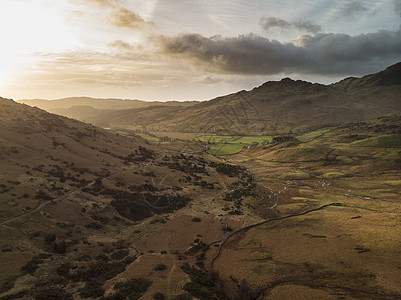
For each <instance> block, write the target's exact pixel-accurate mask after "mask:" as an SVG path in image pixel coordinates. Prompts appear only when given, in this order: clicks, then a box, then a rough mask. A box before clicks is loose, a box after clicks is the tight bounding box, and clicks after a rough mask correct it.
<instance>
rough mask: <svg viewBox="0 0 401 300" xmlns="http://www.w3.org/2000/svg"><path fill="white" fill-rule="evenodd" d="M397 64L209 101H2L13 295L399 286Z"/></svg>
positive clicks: (4, 224)
mask: <svg viewBox="0 0 401 300" xmlns="http://www.w3.org/2000/svg"><path fill="white" fill-rule="evenodd" d="M399 67H400V64H397V65H395V66H391V67H389V68H387V69H386V70H385V71H383V72H380V73H377V74H372V75H368V76H365V77H363V78H360V79H356V78H348V79H345V80H343V81H341V82H339V83H336V84H334V85H333V86H323V85H317V84H311V83H306V82H300V81H292V80H290V79H283V80H282V81H279V82H268V83H266V84H264V85H263V86H261V87H259V88H255V89H254V90H252V91H249V92H246V91H241V92H238V93H235V94H232V95H228V96H224V97H221V98H216V99H213V100H210V101H207V102H202V103H192V102H188V103H180V102H173V103H168V102H167V103H160V102H155V103H153V102H150V103H142V102H141V101H135V102H132V103H130V102H129V100H120V101H117V100H116V99H90V98H89V99H87V98H85V99H82V98H81V99H79V98H74V99H64V100H54V101H47V102H46V101H45V100H43V101H38V100H32V101H36V102H32V104H33V105H37V106H39V107H41V106H46V105H49V104H51V105H52V106H53V107H52V108H49V107H48V108H47V109H48V110H49V112H46V111H45V110H42V109H40V108H38V107H31V106H29V105H27V104H21V103H19V101H17V102H16V101H13V100H10V99H3V98H1V99H0V125H1V126H0V141H1V148H0V151H1V152H0V159H1V160H0V208H1V209H0V270H1V272H0V299H56V298H57V299H126V298H128V299H399V298H401V286H400V284H399V278H401V262H400V260H399V255H400V253H401V239H400V235H399V232H400V228H401V218H400V214H401V202H400V196H401V190H400V185H401V180H400V178H401V115H400V114H401V110H400V107H399V103H400V102H399V100H400V98H399V97H400V95H399V93H398V91H399V87H400V82H399V78H400V77H398V74H399V73H398V72H399V70H400V68H399ZM383 80H385V81H383ZM372 91H377V93H375V94H374V95H373V96H369V95H370V93H372ZM329 96H330V97H329ZM368 96H369V97H368ZM383 99H385V100H383ZM340 100H341V101H340ZM30 101H31V100H26V101H22V102H25V103H29V102H30ZM80 101H81V102H82V101H83V102H82V103H81V102H80ZM308 101H309V102H308ZM339 101H340V102H339ZM363 101H364V102H363ZM381 101H386V105H382V104H381ZM270 102H274V103H273V104H268V105H267V104H266V103H270ZM312 102H313V103H312ZM94 103H96V105H98V106H97V107H95V106H91V105H95V104H94ZM75 104H78V105H75ZM81 104H82V105H84V106H85V105H86V106H87V107H86V108H85V109H83V108H82V107H81V106H80V105H81ZM262 104H263V105H262ZM315 104H316V105H315ZM270 105H271V106H270ZM272 107H277V110H275V109H272ZM305 107H308V108H305ZM42 108H45V107H42ZM345 109H347V111H345ZM74 111H75V113H79V114H76V115H74V114H72V112H74ZM51 112H53V113H51ZM55 112H58V113H60V114H63V115H66V116H61V115H56V114H54V113H55ZM70 117H75V118H77V119H79V120H80V121H78V120H75V119H71V118H70ZM254 117H255V118H254ZM256 117H257V118H256ZM278 120H279V121H280V122H278ZM82 121H87V122H89V123H93V124H94V125H91V124H88V123H84V122H82Z"/></svg>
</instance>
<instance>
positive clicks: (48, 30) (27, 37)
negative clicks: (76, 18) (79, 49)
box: [0, 0, 74, 84]
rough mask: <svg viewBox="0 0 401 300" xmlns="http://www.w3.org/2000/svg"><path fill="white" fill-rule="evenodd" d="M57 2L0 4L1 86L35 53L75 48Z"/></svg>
mask: <svg viewBox="0 0 401 300" xmlns="http://www.w3.org/2000/svg"><path fill="white" fill-rule="evenodd" d="M55 2H57V1H16V0H2V1H0V37H1V40H2V41H1V46H0V80H1V82H0V84H4V83H5V81H7V79H8V78H10V77H11V75H13V74H15V73H16V72H17V71H18V70H21V69H23V68H24V67H25V66H26V63H27V57H28V56H29V57H30V60H32V57H34V54H35V53H48V52H53V53H54V52H58V51H64V50H66V49H68V48H69V47H71V45H73V44H74V36H73V35H72V34H71V32H70V30H69V28H68V26H67V24H66V22H65V16H64V15H63V9H62V7H60V6H57V5H56V4H55Z"/></svg>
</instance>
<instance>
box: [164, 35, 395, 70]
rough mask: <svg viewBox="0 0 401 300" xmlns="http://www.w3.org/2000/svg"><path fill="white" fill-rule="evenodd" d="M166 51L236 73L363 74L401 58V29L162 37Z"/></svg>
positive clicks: (199, 65)
mask: <svg viewBox="0 0 401 300" xmlns="http://www.w3.org/2000/svg"><path fill="white" fill-rule="evenodd" d="M158 42H159V46H160V49H161V52H162V53H164V54H165V55H168V56H173V57H178V58H185V59H186V61H187V62H188V63H189V64H191V65H192V66H194V67H198V68H199V67H201V68H203V69H205V70H207V71H211V72H216V73H233V74H240V73H242V74H278V73H287V74H291V73H298V74H300V73H303V74H305V73H308V74H336V75H343V74H362V73H366V72H367V71H370V70H373V69H375V68H377V67H378V65H375V64H376V63H377V62H378V61H380V67H384V66H386V65H387V64H390V63H394V62H396V61H397V60H400V59H401V29H400V30H398V31H385V30H382V31H379V32H375V33H370V34H361V35H357V36H350V35H347V34H333V33H331V34H323V33H321V34H316V35H313V36H311V35H304V36H301V37H299V38H298V39H297V40H295V41H292V42H289V43H281V42H278V41H274V40H269V39H267V38H264V37H261V36H258V35H254V34H249V35H240V36H237V37H221V36H214V37H211V38H207V37H204V36H202V35H199V34H182V35H178V36H175V37H166V36H161V37H159V40H158Z"/></svg>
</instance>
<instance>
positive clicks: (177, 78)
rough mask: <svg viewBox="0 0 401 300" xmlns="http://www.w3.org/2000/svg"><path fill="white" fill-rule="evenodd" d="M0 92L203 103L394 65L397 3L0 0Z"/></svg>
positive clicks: (400, 26)
mask: <svg viewBox="0 0 401 300" xmlns="http://www.w3.org/2000/svg"><path fill="white" fill-rule="evenodd" d="M0 38H1V43H0V97H6V98H12V99H32V98H41V99H56V98H62V97H71V96H89V97H97V98H123V99H141V100H161V101H165V100H208V99H212V98H214V97H217V96H220V95H225V94H228V93H233V92H237V91H239V90H243V89H246V90H249V89H252V88H253V87H255V86H259V85H261V84H263V83H264V82H266V81H269V80H280V79H282V78H284V77H290V78H293V79H301V80H306V81H311V82H318V83H323V84H330V83H333V82H336V81H339V80H341V79H343V78H345V77H349V76H357V77H359V76H363V75H366V74H370V73H374V72H377V71H380V70H382V69H385V68H386V67H388V66H389V65H391V64H394V63H396V62H399V61H401V0H377V1H373V0H336V1H332V0H218V1H217V0H146V1H143V0H141V1H139V0H138V1H137V0H57V1H54V0H0Z"/></svg>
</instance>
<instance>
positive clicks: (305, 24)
mask: <svg viewBox="0 0 401 300" xmlns="http://www.w3.org/2000/svg"><path fill="white" fill-rule="evenodd" d="M292 24H293V25H294V27H295V28H297V29H298V30H301V31H306V32H311V33H317V32H319V31H322V28H321V27H320V25H317V24H313V23H312V22H311V21H298V22H293V23H292Z"/></svg>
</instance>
